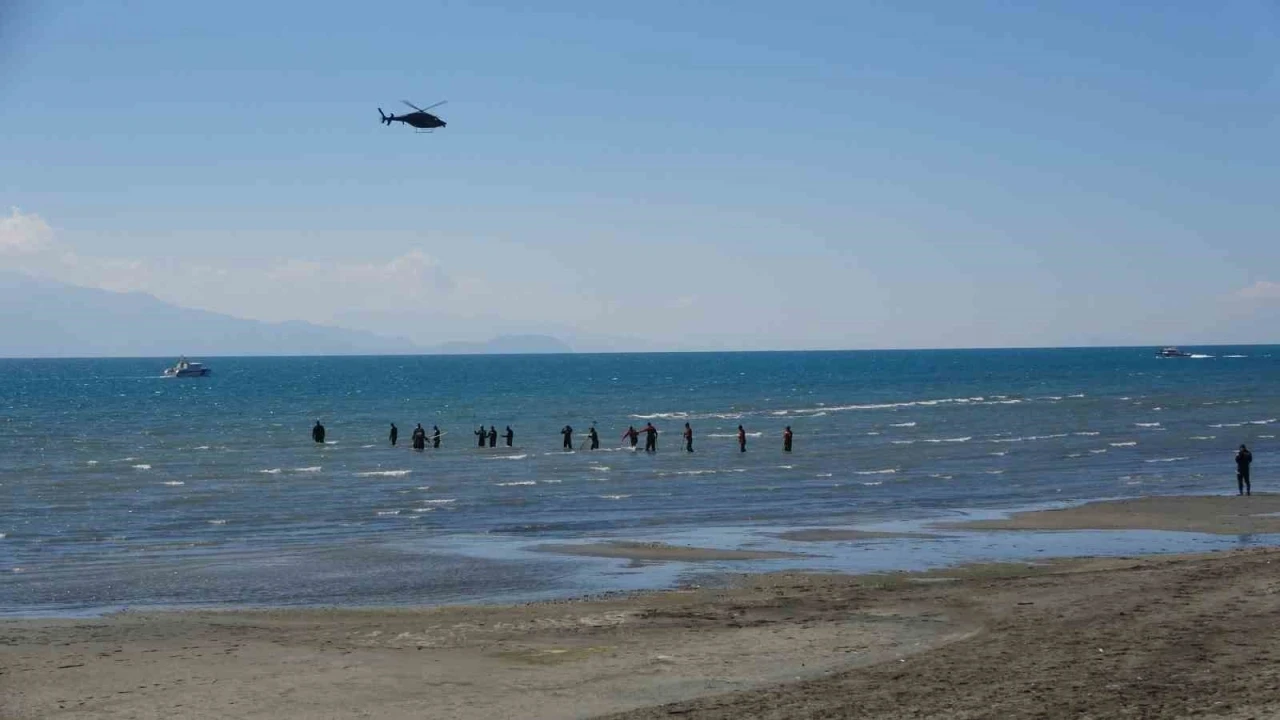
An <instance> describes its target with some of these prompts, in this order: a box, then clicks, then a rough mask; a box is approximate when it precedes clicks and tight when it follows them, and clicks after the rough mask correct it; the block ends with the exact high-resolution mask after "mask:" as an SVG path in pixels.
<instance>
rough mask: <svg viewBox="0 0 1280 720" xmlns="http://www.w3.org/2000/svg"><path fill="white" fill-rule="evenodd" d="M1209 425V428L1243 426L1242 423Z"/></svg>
mask: <svg viewBox="0 0 1280 720" xmlns="http://www.w3.org/2000/svg"><path fill="white" fill-rule="evenodd" d="M1209 427H1211V428H1229V427H1244V423H1217V424H1215V425H1210V426H1209Z"/></svg>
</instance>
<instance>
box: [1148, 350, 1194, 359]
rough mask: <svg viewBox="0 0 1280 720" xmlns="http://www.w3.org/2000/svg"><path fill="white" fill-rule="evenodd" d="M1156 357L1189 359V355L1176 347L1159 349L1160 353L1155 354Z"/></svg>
mask: <svg viewBox="0 0 1280 720" xmlns="http://www.w3.org/2000/svg"><path fill="white" fill-rule="evenodd" d="M1156 357H1162V358H1170V357H1191V353H1189V352H1183V351H1181V350H1179V349H1178V348H1176V347H1167V348H1161V349H1160V352H1158V353H1156Z"/></svg>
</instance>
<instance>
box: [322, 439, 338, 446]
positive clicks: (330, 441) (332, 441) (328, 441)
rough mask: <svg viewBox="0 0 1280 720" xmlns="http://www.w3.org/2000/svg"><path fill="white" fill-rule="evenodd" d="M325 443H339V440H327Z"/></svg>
mask: <svg viewBox="0 0 1280 720" xmlns="http://www.w3.org/2000/svg"><path fill="white" fill-rule="evenodd" d="M324 444H325V445H337V444H338V441H337V440H325V441H324Z"/></svg>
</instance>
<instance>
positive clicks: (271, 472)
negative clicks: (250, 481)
mask: <svg viewBox="0 0 1280 720" xmlns="http://www.w3.org/2000/svg"><path fill="white" fill-rule="evenodd" d="M258 472H260V473H262V474H263V475H279V474H280V468H271V469H270V470H259V471H258Z"/></svg>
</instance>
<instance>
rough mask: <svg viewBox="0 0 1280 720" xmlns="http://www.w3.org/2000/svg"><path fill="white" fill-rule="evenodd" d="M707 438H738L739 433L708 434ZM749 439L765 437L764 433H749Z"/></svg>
mask: <svg viewBox="0 0 1280 720" xmlns="http://www.w3.org/2000/svg"><path fill="white" fill-rule="evenodd" d="M707 437H713V438H736V437H738V433H707ZM747 437H749V438H758V437H764V433H762V432H749V433H747Z"/></svg>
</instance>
